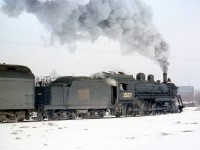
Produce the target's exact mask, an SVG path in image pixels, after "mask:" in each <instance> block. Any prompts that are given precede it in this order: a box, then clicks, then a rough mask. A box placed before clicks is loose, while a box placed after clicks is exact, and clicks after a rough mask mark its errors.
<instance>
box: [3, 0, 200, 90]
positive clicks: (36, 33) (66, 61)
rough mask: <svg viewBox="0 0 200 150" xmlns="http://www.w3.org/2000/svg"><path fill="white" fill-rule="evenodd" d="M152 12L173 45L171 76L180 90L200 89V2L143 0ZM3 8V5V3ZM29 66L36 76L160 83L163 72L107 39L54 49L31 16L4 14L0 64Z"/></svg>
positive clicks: (171, 48) (48, 38) (58, 46)
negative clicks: (104, 75) (138, 78)
mask: <svg viewBox="0 0 200 150" xmlns="http://www.w3.org/2000/svg"><path fill="white" fill-rule="evenodd" d="M144 1H145V2H146V3H147V4H148V5H150V6H151V8H152V10H153V14H154V15H153V22H154V24H155V25H156V27H157V28H158V30H159V31H160V33H161V35H162V36H163V37H164V39H165V40H166V41H167V43H168V44H169V46H170V59H169V61H170V66H169V70H168V76H169V77H170V78H171V80H172V82H175V83H176V84H177V85H191V86H194V87H195V88H198V89H199V88H200V84H199V83H200V69H199V66H200V58H199V54H200V52H199V50H200V42H199V41H200V1H199V0H190V1H188V0H176V1H175V2H174V1H173V0H167V1H160V0H144ZM0 4H2V1H1V0H0ZM4 62H5V63H7V64H20V65H25V66H28V67H29V68H30V69H31V70H32V72H33V73H34V74H35V75H37V76H41V75H42V76H45V75H49V73H50V72H51V71H52V70H54V69H55V70H56V72H57V73H58V74H59V75H91V74H93V73H95V72H98V71H109V70H114V71H124V72H126V73H129V74H133V75H134V76H135V74H136V73H138V72H144V73H145V74H150V73H151V74H154V75H155V79H156V80H158V79H160V80H162V70H161V69H160V67H159V66H158V65H157V64H156V63H155V62H153V61H152V60H149V59H147V58H144V57H143V56H140V55H138V54H136V53H135V54H131V55H128V56H122V55H121V52H120V48H119V44H118V43H116V42H114V41H111V40H109V39H106V38H104V37H102V38H100V39H99V40H97V41H96V42H95V43H93V44H92V43H77V47H76V51H75V52H74V53H71V52H70V51H69V50H68V47H67V45H60V44H59V43H54V45H52V44H51V38H50V34H49V32H48V30H46V29H45V27H44V26H43V25H42V24H41V23H40V22H39V21H38V20H37V18H36V17H35V16H33V15H31V14H26V13H23V14H22V15H20V16H19V17H18V18H8V17H7V16H6V15H4V14H2V13H1V12H0V63H4Z"/></svg>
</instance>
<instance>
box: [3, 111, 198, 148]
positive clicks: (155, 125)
mask: <svg viewBox="0 0 200 150" xmlns="http://www.w3.org/2000/svg"><path fill="white" fill-rule="evenodd" d="M195 109H196V108H186V109H185V110H184V112H183V113H179V114H168V115H159V116H147V117H132V118H131V117H130V118H105V119H88V120H67V121H45V122H24V123H14V124H11V123H9V124H6V123H4V124H1V125H0V133H1V134H0V149H1V150H11V149H12V150H36V149H44V150H45V149H48V150H50V149H52V150H55V149H58V148H59V149H68V150H73V149H74V150H77V149H80V150H112V149H114V150H126V149H127V150H130V149H139V150H143V149H153V150H161V149H162V150H165V149H166V150H169V149H170V150H177V149H184V150H199V148H200V144H199V137H200V109H197V111H195Z"/></svg>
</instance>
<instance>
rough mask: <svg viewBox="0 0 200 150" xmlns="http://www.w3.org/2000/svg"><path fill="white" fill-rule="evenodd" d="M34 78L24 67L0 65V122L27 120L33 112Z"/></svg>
mask: <svg viewBox="0 0 200 150" xmlns="http://www.w3.org/2000/svg"><path fill="white" fill-rule="evenodd" d="M34 85H35V77H34V75H33V73H32V72H31V70H30V69H29V68H28V67H26V66H20V65H6V64H0V122H2V121H7V122H12V121H13V122H16V121H22V120H24V119H25V118H26V119H28V118H29V114H30V112H31V111H32V110H35V96H34V89H35V86H34Z"/></svg>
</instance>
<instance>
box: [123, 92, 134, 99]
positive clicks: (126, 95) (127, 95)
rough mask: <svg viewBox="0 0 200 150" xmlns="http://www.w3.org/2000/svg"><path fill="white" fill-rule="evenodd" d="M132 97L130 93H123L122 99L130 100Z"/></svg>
mask: <svg viewBox="0 0 200 150" xmlns="http://www.w3.org/2000/svg"><path fill="white" fill-rule="evenodd" d="M132 95H133V94H132V93H128V92H127V93H123V97H124V98H131V97H132Z"/></svg>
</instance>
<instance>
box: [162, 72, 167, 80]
mask: <svg viewBox="0 0 200 150" xmlns="http://www.w3.org/2000/svg"><path fill="white" fill-rule="evenodd" d="M163 83H167V73H166V72H164V73H163Z"/></svg>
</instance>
